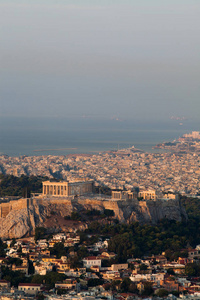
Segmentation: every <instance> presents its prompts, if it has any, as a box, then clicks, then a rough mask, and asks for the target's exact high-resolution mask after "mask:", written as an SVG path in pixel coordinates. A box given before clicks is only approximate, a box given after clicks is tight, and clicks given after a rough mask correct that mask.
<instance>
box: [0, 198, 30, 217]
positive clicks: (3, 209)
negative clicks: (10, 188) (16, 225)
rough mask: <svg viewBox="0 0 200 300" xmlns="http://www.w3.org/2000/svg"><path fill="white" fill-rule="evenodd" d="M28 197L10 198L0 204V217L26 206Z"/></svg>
mask: <svg viewBox="0 0 200 300" xmlns="http://www.w3.org/2000/svg"><path fill="white" fill-rule="evenodd" d="M28 200H29V199H19V200H13V201H12V200H11V201H9V202H6V203H1V204H0V218H5V217H6V216H7V215H8V214H9V212H11V211H12V210H20V209H23V208H26V209H27V207H28Z"/></svg>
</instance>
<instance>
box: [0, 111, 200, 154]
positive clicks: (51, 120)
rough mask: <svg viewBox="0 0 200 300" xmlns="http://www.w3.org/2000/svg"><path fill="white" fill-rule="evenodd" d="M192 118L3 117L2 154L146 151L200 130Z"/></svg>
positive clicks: (151, 150)
mask: <svg viewBox="0 0 200 300" xmlns="http://www.w3.org/2000/svg"><path fill="white" fill-rule="evenodd" d="M199 130H200V122H197V121H192V120H183V121H182V120H179V119H177V120H171V119H169V120H165V121H163V120H161V121H152V120H151V121H145V120H134V119H133V120H130V119H129V120H126V119H123V120H119V119H109V118H90V117H88V118H87V117H82V116H77V117H73V118H70V117H62V118H61V117H38V118H37V117H34V118H33V117H32V118H29V117H24V116H23V117H1V118H0V155H3V154H5V155H8V156H21V155H27V156H36V155H37V156H38V155H68V154H76V153H77V154H78V153H79V154H80V153H88V154H95V153H98V152H103V151H109V150H118V149H123V148H128V147H132V146H134V147H135V148H138V149H141V150H143V151H146V152H159V151H160V150H158V149H152V147H153V146H155V145H156V144H158V143H161V142H165V141H173V140H174V139H178V138H179V137H180V136H182V135H183V134H184V133H189V132H191V131H199Z"/></svg>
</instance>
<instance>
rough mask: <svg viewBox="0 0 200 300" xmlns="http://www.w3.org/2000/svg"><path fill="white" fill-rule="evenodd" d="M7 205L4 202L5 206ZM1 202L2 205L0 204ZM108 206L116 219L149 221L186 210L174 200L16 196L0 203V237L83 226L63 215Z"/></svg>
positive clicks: (181, 215) (181, 216) (176, 216)
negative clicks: (27, 197) (17, 197)
mask: <svg viewBox="0 0 200 300" xmlns="http://www.w3.org/2000/svg"><path fill="white" fill-rule="evenodd" d="M6 205H7V206H6ZM1 206H2V207H1ZM86 209H88V210H90V209H98V210H101V211H103V210H104V209H111V210H113V211H114V213H115V217H114V218H116V219H118V220H119V221H120V222H127V223H130V222H134V221H138V222H140V223H152V224H156V223H157V222H158V221H159V220H160V219H163V218H167V219H171V220H177V221H181V220H182V219H187V215H186V212H185V210H184V208H183V207H182V206H181V204H180V202H179V201H178V200H168V201H164V200H157V201H137V200H129V201H111V200H97V199H76V200H64V199H51V200H50V199H48V200H45V199H20V200H18V201H15V203H14V202H13V203H12V201H11V202H9V203H6V204H5V203H3V204H0V211H2V212H3V213H2V214H1V218H0V237H1V238H3V239H8V238H13V237H15V238H20V237H23V236H26V235H28V234H31V233H33V232H34V229H35V227H36V226H44V227H47V228H48V229H49V231H51V232H55V231H60V230H67V231H71V230H74V229H75V228H77V227H78V228H80V229H84V228H85V227H86V226H87V224H83V223H81V222H72V221H70V222H67V221H66V220H64V218H63V217H64V216H66V215H70V214H71V212H72V211H78V212H81V211H83V210H86Z"/></svg>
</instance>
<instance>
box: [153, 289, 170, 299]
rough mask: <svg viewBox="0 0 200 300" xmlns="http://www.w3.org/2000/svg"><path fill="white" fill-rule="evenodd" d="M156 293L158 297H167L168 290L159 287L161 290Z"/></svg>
mask: <svg viewBox="0 0 200 300" xmlns="http://www.w3.org/2000/svg"><path fill="white" fill-rule="evenodd" d="M156 295H157V296H158V297H161V298H163V297H166V296H167V295H168V291H167V290H165V289H159V290H157V291H156Z"/></svg>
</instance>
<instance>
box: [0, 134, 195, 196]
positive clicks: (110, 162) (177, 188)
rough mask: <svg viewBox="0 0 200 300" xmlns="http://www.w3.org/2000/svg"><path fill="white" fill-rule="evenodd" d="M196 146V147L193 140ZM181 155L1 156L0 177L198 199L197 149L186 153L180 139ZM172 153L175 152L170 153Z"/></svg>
mask: <svg viewBox="0 0 200 300" xmlns="http://www.w3.org/2000/svg"><path fill="white" fill-rule="evenodd" d="M194 141H196V144H199V138H198V140H197V139H196V136H195V139H194ZM181 147H182V149H181V150H180V151H169V152H166V153H144V152H142V151H141V150H137V149H135V148H134V147H132V148H129V149H123V150H118V151H115V152H105V153H104V152H103V153H99V154H93V155H89V154H82V155H68V156H52V155H48V156H21V157H8V156H5V155H2V156H0V171H1V172H2V173H3V174H12V175H15V176H20V175H23V174H24V175H29V176H30V175H35V176H38V175H40V176H47V177H50V178H53V177H56V178H58V179H63V180H73V179H74V178H77V177H82V178H85V177H88V178H90V179H93V180H94V182H95V184H96V185H104V186H108V187H109V188H111V189H126V190H130V189H133V188H135V187H139V188H141V189H153V190H156V192H157V193H158V194H159V193H162V192H167V191H169V190H170V191H171V192H174V193H180V194H183V195H190V196H197V195H198V193H199V190H200V180H199V179H200V170H199V167H200V158H199V152H198V148H195V149H193V151H188V141H187V139H186V138H185V139H182V142H181ZM173 150H174V149H173Z"/></svg>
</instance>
